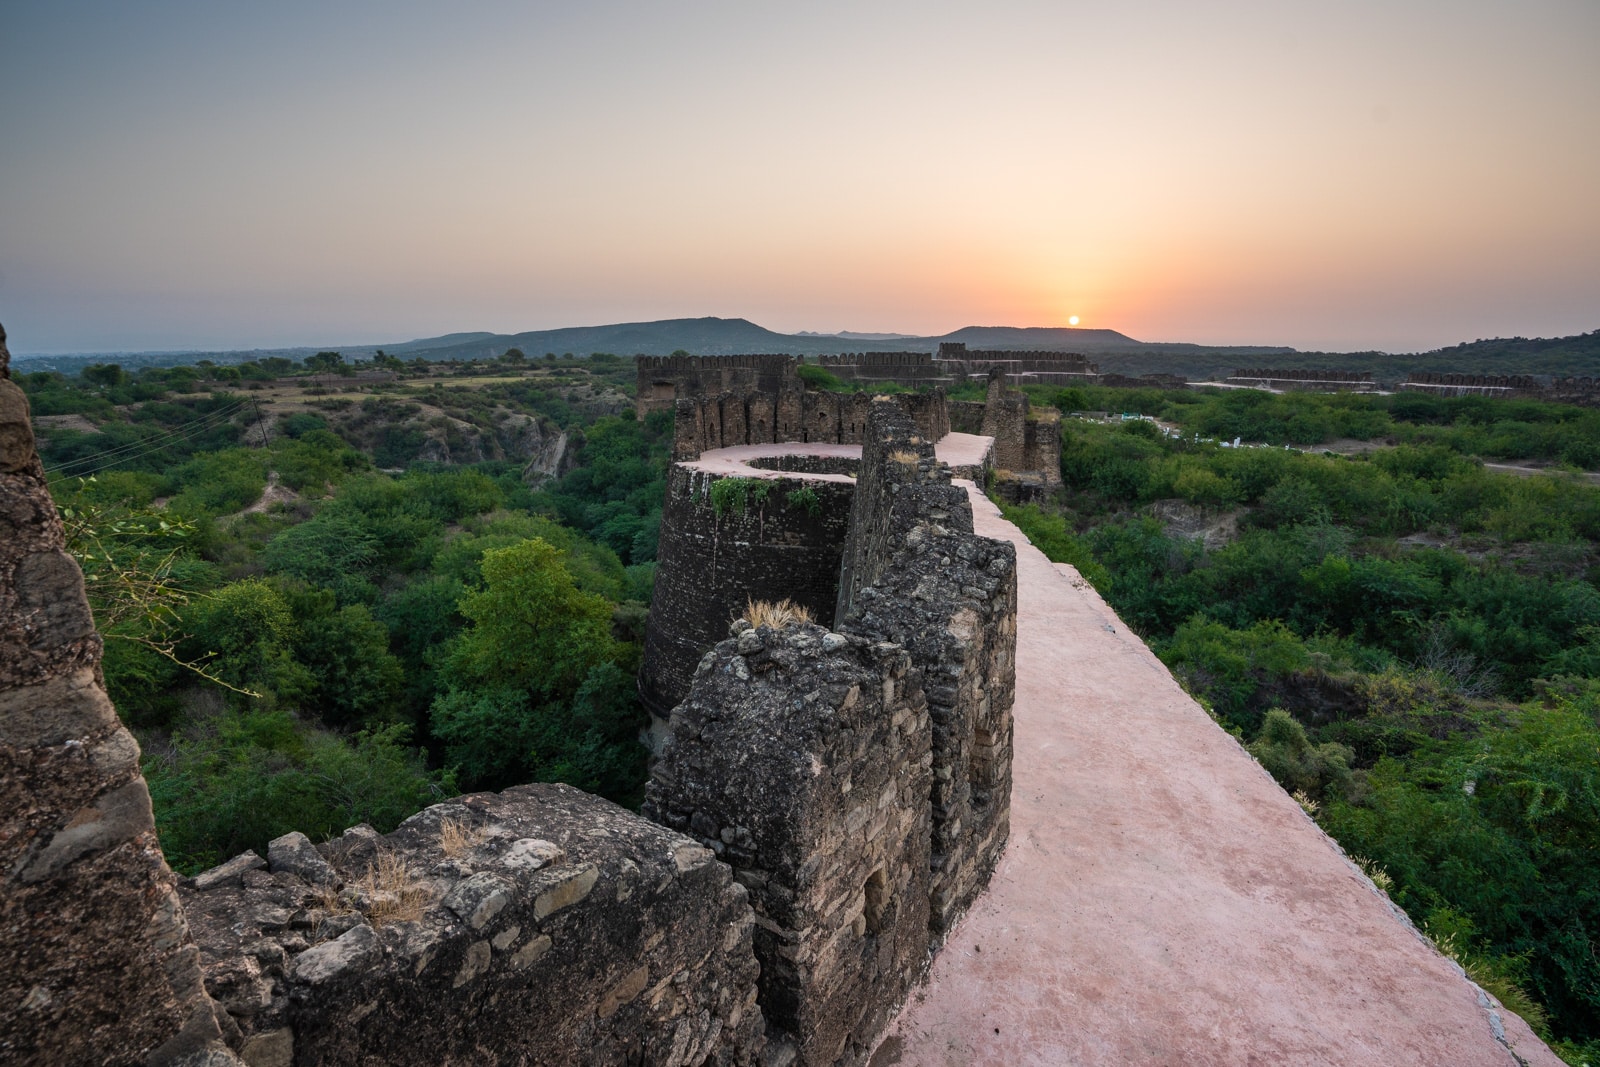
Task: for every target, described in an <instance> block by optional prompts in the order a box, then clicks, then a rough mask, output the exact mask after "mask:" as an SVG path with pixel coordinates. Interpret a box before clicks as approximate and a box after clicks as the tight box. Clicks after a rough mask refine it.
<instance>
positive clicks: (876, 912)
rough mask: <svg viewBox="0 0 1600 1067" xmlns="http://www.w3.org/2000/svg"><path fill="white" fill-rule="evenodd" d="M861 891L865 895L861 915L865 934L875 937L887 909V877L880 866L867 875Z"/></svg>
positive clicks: (880, 927) (880, 928)
mask: <svg viewBox="0 0 1600 1067" xmlns="http://www.w3.org/2000/svg"><path fill="white" fill-rule="evenodd" d="M861 892H862V895H863V896H865V897H866V906H865V907H863V908H862V909H861V916H862V918H863V919H865V920H866V924H867V936H868V937H877V936H878V932H879V931H880V930H882V929H883V916H884V913H885V912H886V911H888V910H889V879H888V877H887V876H886V875H885V874H884V873H883V868H882V867H879V868H878V869H877V870H875V871H873V872H872V873H871V874H869V875H867V884H866V885H864V886H862V887H861Z"/></svg>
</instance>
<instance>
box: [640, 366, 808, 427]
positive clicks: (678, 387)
mask: <svg viewBox="0 0 1600 1067" xmlns="http://www.w3.org/2000/svg"><path fill="white" fill-rule="evenodd" d="M799 365H800V361H799V360H798V359H797V358H795V357H794V356H784V355H741V356H637V357H635V364H634V370H635V373H636V375H637V385H638V391H637V393H636V394H635V399H634V408H635V410H636V411H637V412H638V414H639V417H640V418H641V419H642V418H644V417H645V416H646V415H648V414H650V413H651V412H652V411H671V410H673V404H674V403H675V401H676V400H678V399H680V398H686V397H690V396H705V395H715V394H718V393H723V392H729V391H736V392H751V391H757V392H763V393H768V394H772V393H776V392H778V390H779V389H780V388H782V386H783V383H785V382H788V381H793V380H794V373H795V370H796V368H798V367H799Z"/></svg>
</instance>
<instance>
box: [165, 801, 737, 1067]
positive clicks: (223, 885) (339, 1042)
mask: <svg viewBox="0 0 1600 1067" xmlns="http://www.w3.org/2000/svg"><path fill="white" fill-rule="evenodd" d="M270 855H271V857H272V858H271V860H270V864H269V865H268V866H265V867H263V866H259V865H258V864H259V860H257V859H252V858H251V854H248V853H247V854H246V855H245V857H242V858H241V859H240V860H235V861H231V862H230V863H229V864H225V865H223V867H220V868H218V869H217V871H216V875H215V876H213V873H212V872H207V873H206V874H203V875H200V876H199V877H198V878H196V879H194V880H193V882H192V884H190V885H186V886H185V888H184V890H183V898H184V906H185V909H186V911H187V912H188V914H189V916H190V921H191V923H192V924H193V925H194V929H195V931H196V935H197V937H198V939H199V941H200V944H201V948H202V950H203V953H204V968H205V975H206V986H207V988H208V989H209V990H210V992H211V994H212V996H213V997H214V998H215V999H216V1000H217V1002H218V1003H220V1004H221V1005H222V1006H223V1007H224V1008H225V1009H226V1013H227V1023H226V1026H227V1029H228V1039H229V1043H230V1044H231V1045H233V1046H234V1047H235V1048H237V1049H239V1050H240V1052H241V1054H242V1055H243V1057H244V1059H245V1060H246V1062H248V1063H250V1064H251V1065H252V1067H267V1065H280V1064H281V1065H288V1064H296V1065H302V1067H304V1065H316V1064H350V1063H374V1064H376V1063H382V1064H387V1065H405V1064H418V1065H422V1064H427V1065H430V1067H434V1065H443V1064H463V1065H464V1064H484V1063H538V1064H551V1065H558V1064H572V1065H578V1064H633V1063H649V1064H663V1065H669V1064H670V1065H673V1067H687V1065H698V1064H716V1065H730V1067H731V1065H736V1064H752V1063H755V1062H756V1061H757V1058H758V1054H759V1052H760V1050H761V1047H762V1044H763V1032H764V1028H763V1022H762V1016H761V1012H760V1010H759V1009H758V1008H757V1007H756V975H757V967H756V962H755V956H754V953H753V950H752V943H751V935H752V932H753V930H754V928H755V919H754V916H753V915H752V913H751V909H750V904H749V902H748V900H747V897H746V891H745V888H744V887H743V886H742V885H739V884H738V883H736V882H735V881H734V880H733V877H732V872H731V871H730V870H729V868H728V867H726V866H724V865H723V864H720V863H717V862H715V861H714V859H713V857H712V854H711V852H709V851H708V850H706V849H704V848H702V847H700V846H699V845H698V844H696V843H695V842H693V841H691V840H689V839H688V838H685V837H683V836H681V835H679V834H676V833H673V832H672V831H670V830H668V829H666V828H664V827H661V826H657V825H655V824H653V823H649V822H646V821H645V820H643V819H640V818H639V817H638V816H636V815H633V814H632V813H630V812H627V811H624V810H623V809H621V808H619V807H617V806H616V805H614V804H612V803H610V802H609V801H605V800H601V799H600V798H598V797H593V796H590V795H588V794H586V793H583V792H581V791H579V790H577V789H573V788H571V787H570V786H562V785H535V786H523V787H519V788H515V789H511V790H507V791H506V792H504V793H500V794H477V795H473V796H467V797H460V798H457V799H456V800H452V801H449V802H447V803H444V804H438V805H435V806H434V807H431V808H429V809H427V810H426V811H423V812H421V813H419V814H417V815H415V816H413V817H412V818H410V819H408V820H407V821H406V822H405V823H404V824H403V825H402V826H401V827H400V829H398V830H396V831H395V832H394V833H393V834H390V835H388V836H380V835H378V834H376V833H374V832H373V831H371V830H370V829H368V828H366V827H356V828H354V829H352V830H350V831H348V832H346V833H345V834H344V835H343V836H342V837H340V838H338V839H336V840H334V841H331V842H329V843H327V844H324V845H319V846H316V847H315V848H313V847H312V846H311V845H310V843H309V842H308V841H306V839H305V838H304V837H302V836H300V835H298V834H291V835H287V837H286V838H280V839H279V840H278V841H275V842H273V847H272V848H271V849H270ZM201 886H210V888H200V887H201Z"/></svg>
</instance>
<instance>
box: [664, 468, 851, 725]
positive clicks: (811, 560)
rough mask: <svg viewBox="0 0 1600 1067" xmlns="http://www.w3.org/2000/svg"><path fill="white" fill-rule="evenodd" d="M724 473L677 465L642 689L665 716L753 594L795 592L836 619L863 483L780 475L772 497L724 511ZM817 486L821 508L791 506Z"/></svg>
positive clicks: (821, 615) (770, 596)
mask: <svg viewBox="0 0 1600 1067" xmlns="http://www.w3.org/2000/svg"><path fill="white" fill-rule="evenodd" d="M719 480H720V479H719V478H718V476H716V475H711V474H707V473H704V472H700V471H696V470H694V469H693V468H691V467H688V466H684V465H681V464H680V465H675V466H674V467H673V468H672V470H671V471H670V472H669V473H668V475H667V495H666V501H665V504H664V506H663V508H662V515H661V547H660V549H659V551H658V554H657V559H658V565H657V568H656V588H655V597H654V602H653V606H652V608H651V611H650V620H649V622H648V624H647V625H646V628H645V645H644V662H643V665H642V669H641V672H640V683H639V693H640V696H641V697H643V699H644V701H645V704H646V706H648V707H649V708H650V710H651V711H652V712H654V713H655V714H656V715H657V716H659V717H661V718H663V719H665V718H666V716H667V713H668V712H670V711H671V710H672V706H673V705H674V704H676V703H678V701H680V700H682V699H683V698H684V697H685V696H686V695H688V692H689V682H690V679H691V678H692V675H693V671H694V666H695V664H696V663H698V662H699V660H700V657H701V656H703V655H705V653H706V651H707V650H708V649H709V648H711V646H712V645H714V644H716V643H717V642H718V641H720V640H722V639H723V638H724V637H726V636H727V633H728V623H729V622H731V621H732V620H733V619H735V618H737V617H738V616H739V615H741V614H743V612H744V608H745V604H746V602H747V601H749V600H750V599H756V600H772V601H776V600H782V599H785V598H788V599H790V600H793V601H795V602H796V603H799V604H802V605H804V606H805V607H807V608H809V609H810V610H811V613H812V617H813V618H814V619H816V620H817V621H818V622H819V623H821V624H823V625H831V624H832V623H833V607H834V599H835V597H836V595H837V593H838V588H839V557H840V554H841V552H842V551H843V546H844V540H845V529H846V526H847V525H848V523H849V518H850V497H851V494H852V493H853V491H854V488H855V487H854V486H853V485H852V484H850V483H848V482H829V481H817V480H802V479H797V478H779V479H771V480H766V484H768V485H769V486H770V489H769V490H768V496H767V498H766V500H765V502H763V503H761V504H759V505H755V504H752V505H751V506H750V507H749V508H748V509H747V510H746V511H745V512H744V513H743V514H738V513H735V512H733V511H728V512H725V513H724V514H722V515H718V514H717V513H716V510H715V509H714V507H713V504H712V501H711V487H712V485H713V484H714V483H715V482H717V481H719ZM799 489H809V490H810V491H811V493H813V494H814V495H815V497H816V507H815V513H813V512H812V511H811V510H809V509H808V508H806V507H804V506H798V505H794V504H790V502H789V499H788V498H789V494H790V493H791V492H794V491H796V490H799Z"/></svg>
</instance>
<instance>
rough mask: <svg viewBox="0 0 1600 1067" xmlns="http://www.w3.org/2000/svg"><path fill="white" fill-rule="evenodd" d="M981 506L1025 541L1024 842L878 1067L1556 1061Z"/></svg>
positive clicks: (1439, 1066) (1148, 659) (992, 533)
mask: <svg viewBox="0 0 1600 1067" xmlns="http://www.w3.org/2000/svg"><path fill="white" fill-rule="evenodd" d="M971 495H972V504H973V511H974V518H975V523H976V526H977V530H978V532H979V533H982V534H984V535H986V536H989V537H994V538H999V539H1003V540H1009V541H1011V542H1013V543H1014V544H1015V545H1016V546H1017V563H1018V573H1017V585H1018V591H1019V595H1020V608H1019V613H1018V626H1017V631H1018V636H1017V699H1016V742H1015V750H1016V757H1015V766H1014V784H1013V788H1012V800H1011V841H1010V844H1009V845H1008V846H1007V849H1006V853H1005V856H1004V857H1003V859H1002V860H1001V862H1000V866H999V869H998V870H997V872H996V874H995V877H994V880H993V882H992V883H991V885H990V887H989V888H988V890H987V891H986V892H985V893H984V895H983V896H982V897H981V898H980V899H979V900H978V902H977V903H976V904H975V905H974V906H973V908H972V911H971V912H970V913H969V914H968V915H967V917H966V918H965V919H964V920H963V921H962V922H961V924H960V925H959V926H958V927H957V928H956V930H955V931H954V932H953V933H952V935H951V937H950V939H949V941H948V942H947V943H946V945H945V947H944V949H943V951H942V952H941V953H940V954H939V956H938V957H937V958H936V959H935V961H934V963H933V966H932V970H931V974H930V978H929V982H928V984H927V986H926V987H924V988H923V989H922V990H921V991H920V992H918V993H914V994H913V995H912V999H911V1002H910V1003H909V1004H907V1006H906V1008H905V1009H904V1011H903V1012H902V1013H901V1015H900V1017H899V1019H898V1020H897V1022H896V1024H895V1026H894V1028H893V1029H892V1030H891V1032H890V1034H889V1035H888V1036H887V1038H886V1039H885V1041H884V1042H883V1044H882V1045H881V1046H880V1048H879V1050H878V1052H877V1055H875V1056H874V1057H873V1061H872V1062H873V1067H887V1065H890V1064H905V1065H916V1067H944V1065H949V1067H954V1065H962V1067H968V1065H974V1067H975V1065H991V1064H992V1065H995V1067H1000V1065H1005V1067H1022V1065H1034V1064H1037V1065H1045V1064H1049V1065H1077V1064H1174V1065H1176V1064H1183V1065H1211V1064H1215V1065H1246V1064H1250V1065H1262V1067H1267V1065H1274V1067H1275V1065H1295V1067H1299V1065H1311V1064H1329V1065H1333V1064H1338V1065H1342V1067H1350V1065H1356V1064H1373V1065H1383V1067H1405V1065H1428V1067H1477V1065H1483V1067H1490V1065H1493V1067H1513V1065H1514V1064H1516V1063H1517V1062H1519V1061H1518V1057H1520V1059H1521V1062H1524V1063H1528V1064H1535V1065H1540V1067H1559V1064H1560V1061H1559V1060H1558V1059H1557V1058H1556V1057H1555V1056H1554V1055H1553V1054H1552V1053H1551V1052H1550V1050H1549V1049H1548V1048H1546V1047H1545V1046H1544V1045H1543V1044H1542V1043H1541V1042H1539V1040H1538V1039H1537V1038H1536V1037H1534V1036H1533V1034H1532V1033H1531V1032H1529V1030H1528V1029H1527V1027H1526V1026H1525V1025H1524V1024H1523V1023H1522V1021H1521V1020H1520V1019H1518V1018H1517V1017H1516V1016H1514V1015H1512V1014H1511V1013H1509V1012H1504V1011H1499V1010H1496V1008H1495V1006H1493V1005H1492V1004H1491V1002H1489V1001H1488V1000H1487V999H1486V998H1484V997H1482V995H1481V994H1480V993H1479V992H1478V990H1477V988H1476V987H1475V986H1473V985H1472V984H1471V983H1470V982H1468V981H1467V979H1466V978H1465V977H1464V976H1463V975H1462V974H1461V973H1460V971H1459V970H1458V969H1457V968H1456V966H1455V965H1454V964H1453V963H1451V962H1450V961H1449V960H1447V959H1445V958H1444V957H1443V956H1441V955H1439V953H1438V952H1436V951H1435V950H1434V949H1433V948H1432V946H1431V945H1429V944H1428V943H1427V942H1425V941H1424V940H1423V939H1422V938H1421V937H1420V936H1419V935H1418V934H1417V933H1416V932H1414V931H1413V930H1412V929H1411V928H1410V927H1409V926H1407V925H1406V924H1405V922H1404V920H1403V919H1402V918H1400V917H1398V916H1397V915H1396V913H1395V912H1394V911H1392V910H1391V906H1390V905H1389V903H1388V901H1387V898H1385V897H1383V896H1382V895H1381V894H1380V893H1379V892H1378V891H1377V890H1376V889H1374V888H1373V887H1372V885H1371V883H1370V882H1368V881H1367V880H1366V879H1365V878H1364V877H1363V876H1361V875H1360V874H1359V873H1358V872H1357V871H1356V870H1355V869H1353V868H1352V867H1351V865H1350V864H1349V863H1348V862H1347V861H1346V860H1345V859H1344V857H1343V856H1342V855H1341V854H1340V852H1339V850H1338V848H1337V847H1336V846H1335V845H1334V844H1333V842H1332V841H1331V840H1330V839H1329V838H1328V837H1326V836H1325V835H1324V834H1323V833H1322V832H1321V831H1320V830H1319V829H1318V828H1317V826H1316V825H1315V824H1314V823H1313V822H1312V821H1311V820H1310V819H1309V818H1307V817H1306V816H1305V814H1304V813H1302V812H1301V810H1300V808H1299V807H1298V806H1297V805H1296V804H1295V802H1294V801H1293V800H1291V799H1290V798H1289V797H1288V796H1286V795H1285V794H1284V792H1283V791H1282V790H1281V789H1279V788H1278V786H1277V785H1276V783H1274V782H1273V781H1272V779H1271V778H1270V777H1269V776H1268V775H1267V773H1266V772H1265V771H1264V770H1262V769H1261V767H1260V766H1258V765H1257V764H1256V763H1255V762H1254V761H1253V760H1252V759H1251V758H1250V757H1249V756H1248V755H1247V754H1246V753H1245V752H1244V751H1243V749H1241V748H1240V747H1239V745H1238V744H1237V743H1236V742H1235V741H1234V740H1233V738H1231V737H1230V736H1228V735H1227V734H1226V733H1224V732H1223V731H1222V730H1221V729H1220V728H1218V727H1217V726H1216V724H1214V723H1213V722H1212V721H1211V719H1210V718H1209V717H1208V716H1207V715H1206V713H1205V712H1204V711H1203V710H1202V709H1201V708H1200V707H1199V706H1198V705H1197V704H1196V703H1195V702H1194V701H1193V700H1192V699H1190V697H1189V696H1188V695H1187V694H1185V693H1184V692H1183V690H1182V689H1181V688H1180V687H1179V686H1178V684H1177V683H1176V682H1175V681H1174V680H1173V679H1172V677H1171V675H1170V674H1169V673H1168V672H1167V670H1166V668H1165V667H1164V666H1162V664H1161V662H1160V661H1159V660H1157V659H1156V657H1155V656H1154V655H1153V654H1152V653H1151V652H1150V651H1149V650H1148V649H1147V648H1145V646H1144V644H1143V643H1142V642H1141V641H1140V640H1139V639H1138V638H1137V637H1135V636H1134V635H1133V634H1131V633H1129V632H1128V631H1127V630H1126V628H1125V627H1124V626H1123V625H1122V623H1121V621H1120V620H1119V619H1118V618H1117V617H1116V615H1115V614H1114V613H1113V612H1112V611H1111V610H1110V608H1108V607H1107V606H1106V604H1105V603H1104V602H1103V601H1102V600H1101V599H1100V597H1099V596H1098V595H1096V594H1095V592H1094V590H1093V589H1092V588H1090V587H1089V586H1088V584H1087V583H1086V582H1084V581H1083V580H1082V579H1080V578H1079V577H1078V576H1077V574H1076V572H1075V571H1074V570H1073V569H1072V568H1071V567H1068V566H1066V565H1065V564H1052V563H1051V562H1050V561H1048V560H1047V559H1045V557H1044V556H1043V555H1042V554H1041V553H1040V552H1039V551H1038V550H1037V549H1035V548H1033V547H1032V546H1031V545H1030V544H1029V543H1028V542H1027V540H1026V539H1025V538H1024V537H1023V536H1022V534H1021V533H1020V532H1019V531H1018V530H1017V529H1016V528H1015V527H1014V526H1012V525H1011V524H1010V523H1007V522H1005V521H1004V520H1003V519H1002V518H1001V517H1000V515H999V513H998V511H997V510H996V509H995V507H994V505H993V504H992V503H990V502H989V501H988V500H987V499H986V498H985V497H983V496H982V495H981V494H979V493H978V492H976V491H975V490H973V491H971ZM1500 1035H1503V1038H1502V1037H1501V1036H1500Z"/></svg>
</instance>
